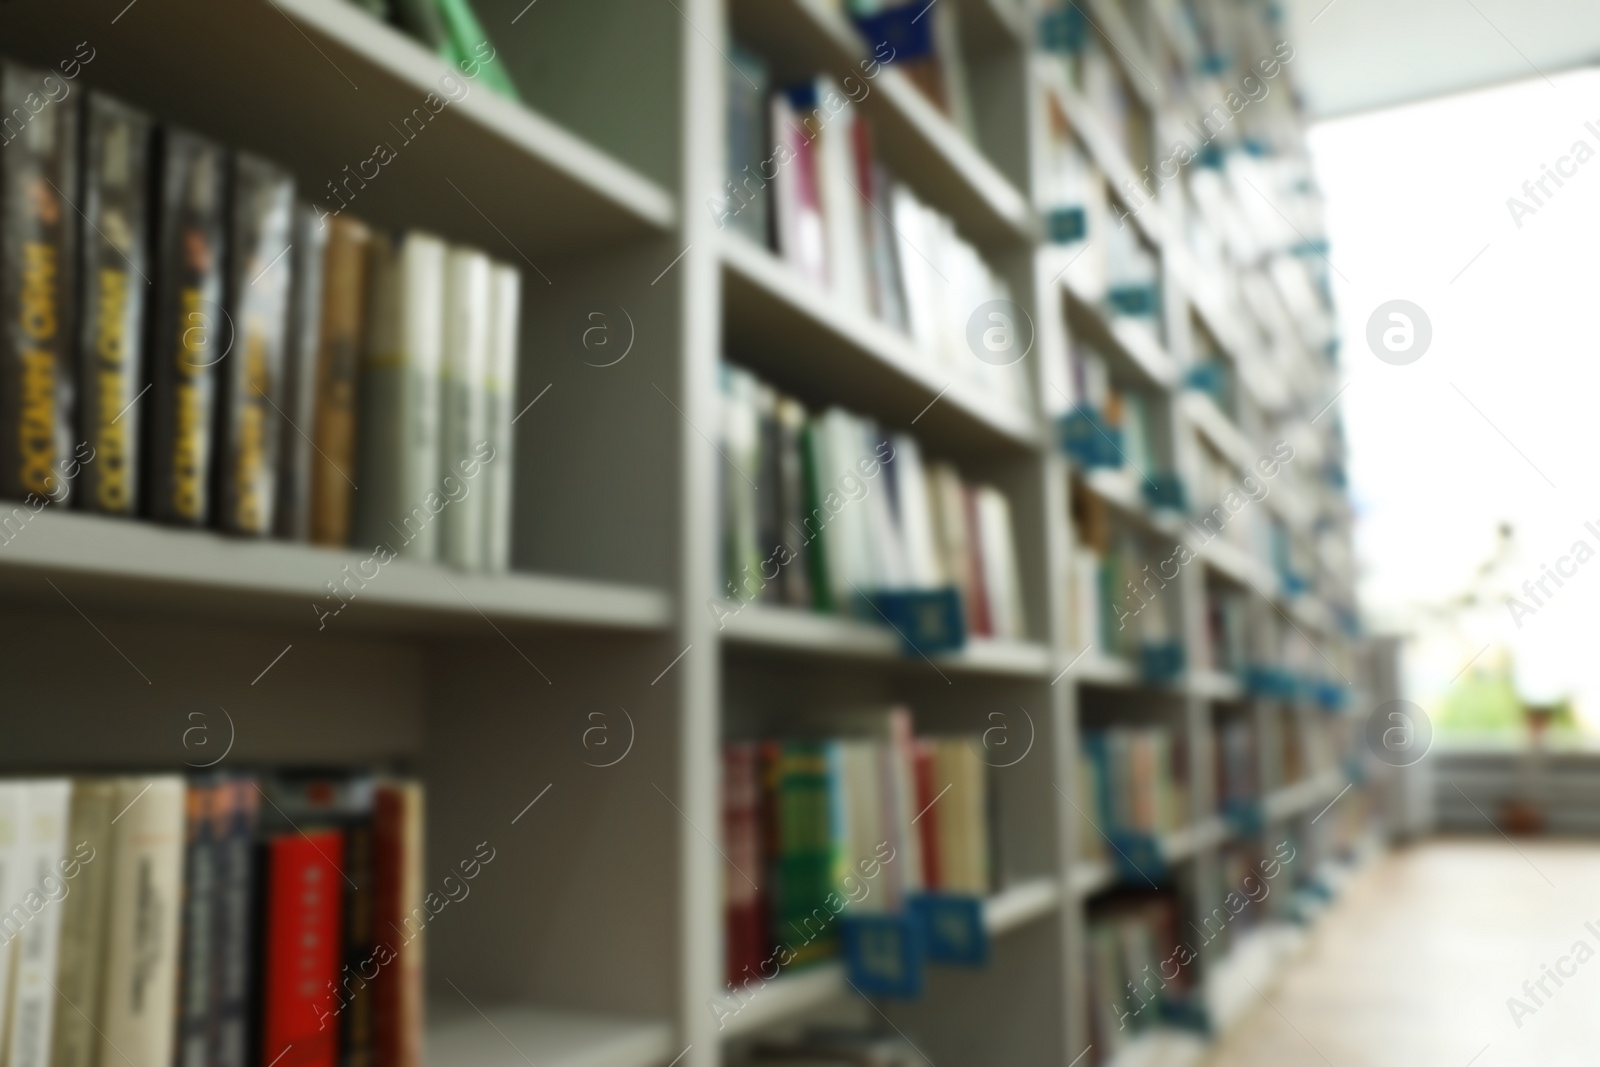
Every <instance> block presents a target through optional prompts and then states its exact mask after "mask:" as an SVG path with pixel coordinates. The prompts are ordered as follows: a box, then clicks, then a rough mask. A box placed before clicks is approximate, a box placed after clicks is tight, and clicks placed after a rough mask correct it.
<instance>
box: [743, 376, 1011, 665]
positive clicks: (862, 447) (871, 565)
mask: <svg viewBox="0 0 1600 1067" xmlns="http://www.w3.org/2000/svg"><path fill="white" fill-rule="evenodd" d="M722 400H723V410H722V418H721V421H720V428H721V434H720V440H719V441H718V447H719V449H720V451H721V453H722V455H723V457H724V459H725V464H724V469H723V475H722V501H723V511H722V515H723V521H722V531H723V561H724V567H725V571H724V583H725V584H724V589H723V590H722V592H723V594H724V597H725V598H727V599H731V600H735V601H738V602H739V603H741V604H742V603H748V602H753V601H754V602H762V603H770V604H787V605H791V606H794V607H804V608H811V609H814V610H817V611H824V612H837V613H840V614H855V615H860V616H862V617H864V618H870V619H875V618H877V614H876V612H874V611H873V609H872V608H871V606H870V605H868V604H867V603H866V602H865V601H866V598H867V597H869V596H871V595H873V594H876V593H879V592H885V591H905V590H933V589H941V588H950V587H953V588H954V589H955V590H956V592H957V593H958V595H959V597H960V601H961V611H962V617H963V622H964V625H965V629H966V632H967V633H968V634H973V635H978V636H987V637H996V638H1005V639H1011V640H1021V639H1023V638H1025V637H1026V636H1027V628H1026V626H1025V624H1024V621H1023V610H1022V586H1021V579H1020V577H1019V571H1018V564H1017V554H1016V545H1015V541H1014V539H1013V530H1012V522H1011V507H1010V504H1009V503H1008V502H1007V500H1006V497H1005V495H1004V494H1003V493H1001V492H1000V491H999V490H998V489H995V488H993V487H991V486H986V485H976V484H972V483H968V482H964V481H963V480H962V479H961V476H960V475H959V474H958V473H957V472H956V470H955V468H954V467H951V466H950V465H948V464H945V463H924V462H923V459H922V450H921V448H920V447H919V445H918V444H917V440H916V438H914V437H912V436H911V435H909V434H905V433H890V432H888V431H886V430H884V429H882V428H881V427H879V426H877V425H876V424H875V423H873V422H872V421H870V420H868V419H863V418H860V417H858V416H855V415H852V414H850V413H849V412H846V411H844V410H842V409H840V408H829V409H828V410H827V411H825V412H823V413H822V414H820V415H809V414H808V413H807V412H806V410H805V408H804V407H803V406H802V405H801V404H800V403H799V401H797V400H794V399H793V398H791V397H787V396H784V395H782V394H781V393H778V392H777V391H776V390H774V389H772V388H771V387H769V386H767V385H766V384H765V383H763V382H761V381H759V380H758V379H757V378H755V377H754V376H753V375H751V374H749V373H748V372H746V371H744V370H741V369H739V368H737V367H734V366H731V365H724V367H723V371H722ZM725 610H726V609H725Z"/></svg>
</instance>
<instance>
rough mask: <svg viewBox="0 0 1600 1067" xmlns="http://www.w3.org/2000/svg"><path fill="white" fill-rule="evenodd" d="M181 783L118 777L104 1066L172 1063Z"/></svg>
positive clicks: (167, 1066)
mask: <svg viewBox="0 0 1600 1067" xmlns="http://www.w3.org/2000/svg"><path fill="white" fill-rule="evenodd" d="M184 791H185V790H184V783H183V779H182V778H179V777H177V776H176V775H162V776H157V777H153V778H120V779H118V780H117V796H116V801H115V807H116V809H117V814H115V815H113V816H112V822H113V825H114V826H115V830H116V832H115V834H114V835H113V844H112V854H111V856H109V857H107V859H108V860H109V861H110V862H111V863H112V864H113V868H112V876H111V894H110V895H111V903H110V915H109V917H108V920H107V926H108V934H107V938H106V964H105V987H104V990H105V991H104V993H103V996H102V1004H101V1014H100V1030H101V1036H100V1051H99V1062H100V1063H102V1064H110V1063H127V1064H129V1065H131V1067H171V1064H172V1063H173V1062H174V1059H173V1041H174V1034H175V1028H174V1025H173V1021H174V1019H176V1017H177V1015H176V1009H177V991H178V934H179V927H180V922H181V919H182V888H183V836H184Z"/></svg>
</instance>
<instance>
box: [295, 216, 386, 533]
mask: <svg viewBox="0 0 1600 1067" xmlns="http://www.w3.org/2000/svg"><path fill="white" fill-rule="evenodd" d="M328 231H329V232H328V239H327V245H326V248H325V250H324V252H323V265H322V300H321V305H322V306H321V320H320V321H321V325H320V330H319V333H318V336H317V370H316V407H315V411H314V412H313V415H312V419H311V427H310V430H309V434H310V437H311V446H312V456H311V461H310V463H311V483H310V520H309V521H310V535H311V540H312V542H313V543H315V544H319V545H330V546H336V547H342V546H344V545H346V544H348V543H349V541H350V526H351V498H352V494H353V493H354V492H355V482H354V481H353V480H352V478H353V476H354V474H355V469H356V467H355V450H356V391H357V389H358V387H359V386H358V381H357V375H358V373H359V368H358V360H359V359H360V355H361V348H362V344H363V341H364V335H363V328H364V325H365V319H366V315H365V312H366V297H367V252H368V247H369V245H370V243H371V232H370V231H369V230H368V229H367V226H366V224H365V223H363V222H360V221H358V220H356V219H354V218H351V217H349V216H345V215H340V216H338V217H336V218H334V219H332V220H331V221H330V222H329V223H328Z"/></svg>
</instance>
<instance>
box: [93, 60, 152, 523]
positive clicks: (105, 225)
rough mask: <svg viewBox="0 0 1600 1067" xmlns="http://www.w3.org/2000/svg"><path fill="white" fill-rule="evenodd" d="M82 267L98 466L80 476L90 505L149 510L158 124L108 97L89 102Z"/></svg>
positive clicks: (120, 511)
mask: <svg viewBox="0 0 1600 1067" xmlns="http://www.w3.org/2000/svg"><path fill="white" fill-rule="evenodd" d="M83 125H84V137H83V200H82V206H83V214H84V218H85V220H86V224H85V225H84V226H83V227H82V228H81V230H80V237H81V239H82V257H83V258H82V267H81V276H80V282H81V287H80V296H79V303H78V335H77V336H78V354H77V366H78V381H79V383H80V393H79V399H78V410H79V416H80V418H79V426H80V429H79V433H80V435H81V439H82V440H83V441H85V442H87V443H88V444H89V445H90V446H91V447H92V448H93V449H94V462H92V463H86V464H84V466H83V473H82V474H81V475H80V476H79V478H80V481H79V494H80V495H79V497H78V501H79V504H80V506H81V507H83V508H84V509H85V510H88V511H98V512H101V513H103V514H107V515H133V514H136V513H137V512H138V510H139V496H140V490H141V488H142V487H141V484H140V481H139V467H140V446H141V442H142V438H141V435H140V428H141V427H142V426H143V425H144V417H143V415H142V413H141V405H140V404H137V403H135V401H136V400H138V399H139V392H140V390H141V389H143V388H144V382H145V367H144V357H145V335H144V328H145V307H146V304H147V302H148V301H149V297H150V282H149V279H150V275H151V273H152V272H153V269H154V268H153V267H152V266H151V264H150V254H149V187H148V174H149V169H150V163H151V159H150V137H151V126H150V120H149V119H148V118H147V117H146V116H145V115H144V113H143V112H141V111H138V110H136V109H134V108H131V107H129V106H127V105H126V104H124V103H122V102H121V101H120V100H117V99H115V98H113V97H110V96H107V95H106V94H104V93H101V92H94V91H91V92H90V93H89V98H88V103H87V104H86V105H85V106H84V118H83Z"/></svg>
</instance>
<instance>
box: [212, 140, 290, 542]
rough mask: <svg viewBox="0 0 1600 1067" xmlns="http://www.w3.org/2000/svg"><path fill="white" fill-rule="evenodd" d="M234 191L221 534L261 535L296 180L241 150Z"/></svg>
mask: <svg viewBox="0 0 1600 1067" xmlns="http://www.w3.org/2000/svg"><path fill="white" fill-rule="evenodd" d="M232 192H233V196H232V203H231V204H230V212H231V216H232V220H233V225H232V227H231V228H230V230H229V247H228V272H227V296H228V308H229V311H228V317H229V320H230V322H231V323H232V324H233V331H234V336H233V346H232V348H231V349H229V351H228V352H227V353H226V354H225V355H224V356H223V357H222V358H221V360H220V361H219V362H218V364H217V371H216V373H217V376H218V381H217V391H218V396H219V399H218V406H219V408H220V416H221V419H220V428H219V430H218V442H217V445H218V449H219V451H220V455H219V457H218V460H217V471H218V492H217V501H218V516H217V518H218V525H219V526H221V528H222V529H223V530H225V531H227V532H228V533H234V534H249V535H255V536H262V535H265V534H268V533H271V532H272V529H273V516H272V509H273V507H274V505H275V504H276V503H277V471H278V438H279V435H280V432H281V430H282V426H281V422H280V418H279V414H278V412H279V411H281V410H282V406H283V402H284V399H285V395H284V391H283V364H284V353H285V349H286V348H287V346H288V341H289V337H288V331H289V291H290V277H289V271H290V269H291V268H292V266H293V264H292V263H290V262H288V254H289V246H290V244H291V243H292V238H293V233H292V229H293V222H294V179H293V178H291V177H290V176H289V175H288V173H287V172H285V171H283V170H281V169H280V168H278V167H277V166H275V165H274V164H271V163H268V162H267V161H266V160H263V159H259V158H257V157H255V156H253V155H250V154H248V153H244V152H240V153H238V154H236V155H235V156H234V160H233V186H232Z"/></svg>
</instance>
